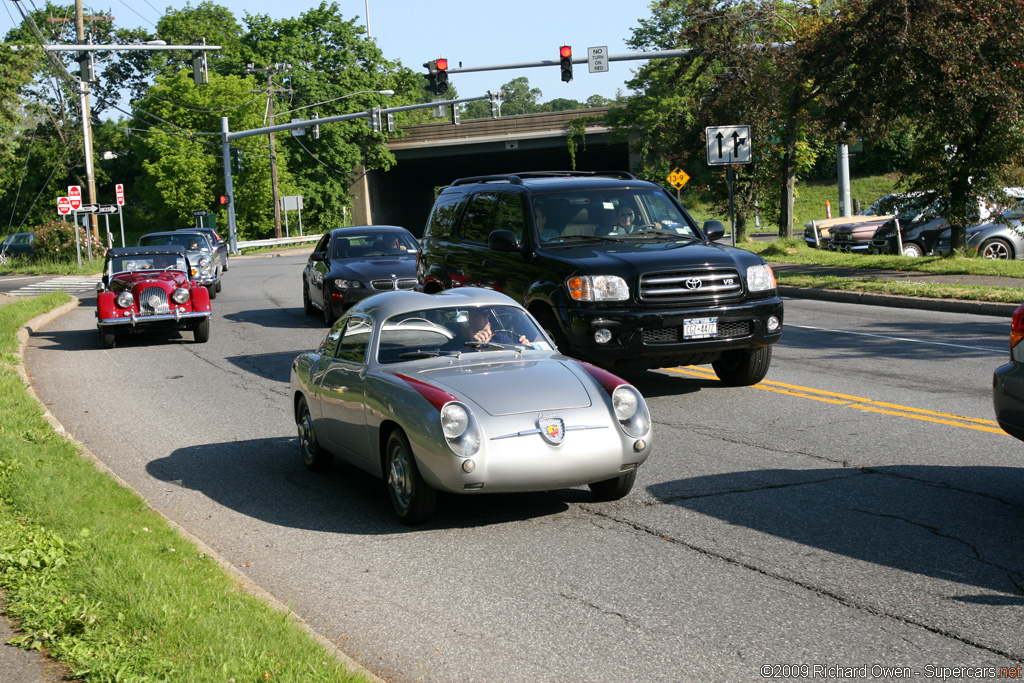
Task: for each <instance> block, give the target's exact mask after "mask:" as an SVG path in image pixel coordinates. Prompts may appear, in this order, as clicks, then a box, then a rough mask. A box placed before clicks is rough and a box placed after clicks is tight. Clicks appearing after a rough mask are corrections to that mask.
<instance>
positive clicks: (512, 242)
mask: <svg viewBox="0 0 1024 683" xmlns="http://www.w3.org/2000/svg"><path fill="white" fill-rule="evenodd" d="M487 247H488V248H489V249H493V250H494V251H520V250H521V249H522V248H521V247H520V246H519V238H518V237H516V234H515V233H514V232H512V231H511V230H495V231H494V232H492V233H491V234H490V235H488V236H487Z"/></svg>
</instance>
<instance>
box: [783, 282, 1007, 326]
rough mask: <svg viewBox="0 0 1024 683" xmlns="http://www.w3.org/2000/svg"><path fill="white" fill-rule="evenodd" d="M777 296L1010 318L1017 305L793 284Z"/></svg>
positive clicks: (786, 286)
mask: <svg viewBox="0 0 1024 683" xmlns="http://www.w3.org/2000/svg"><path fill="white" fill-rule="evenodd" d="M779 296H788V297H791V298H794V299H816V300H818V301H835V302H838V303H845V304H865V305H868V306H888V307H890V308H910V309H915V310H919V311H941V312H946V313H971V314H974V315H994V316H1001V317H1006V318H1010V317H1013V312H1014V311H1016V310H1017V309H1018V308H1019V307H1020V304H1004V303H999V302H994V301H964V300H962V299H927V298H923V297H913V296H895V295H892V294H873V293H871V292H847V291H843V290H835V289H815V288H812V287H793V286H790V285H779Z"/></svg>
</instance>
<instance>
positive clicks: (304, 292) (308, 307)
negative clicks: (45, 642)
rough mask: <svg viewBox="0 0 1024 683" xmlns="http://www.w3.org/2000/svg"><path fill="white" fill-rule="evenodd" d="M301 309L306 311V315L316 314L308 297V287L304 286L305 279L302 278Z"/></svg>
mask: <svg viewBox="0 0 1024 683" xmlns="http://www.w3.org/2000/svg"><path fill="white" fill-rule="evenodd" d="M302 310H304V311H305V312H306V315H316V308H314V307H313V302H312V301H310V299H309V287H307V286H306V280H305V278H303V280H302Z"/></svg>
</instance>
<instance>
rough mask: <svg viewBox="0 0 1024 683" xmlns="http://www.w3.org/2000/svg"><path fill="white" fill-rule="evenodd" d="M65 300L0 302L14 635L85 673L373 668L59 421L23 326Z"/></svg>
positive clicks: (205, 677)
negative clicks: (36, 393) (25, 344)
mask: <svg viewBox="0 0 1024 683" xmlns="http://www.w3.org/2000/svg"><path fill="white" fill-rule="evenodd" d="M68 300H69V297H68V296H67V295H66V294H63V293H58V294H48V295H46V296H43V297H38V298H29V299H21V300H18V301H16V302H14V303H9V304H6V305H3V306H0V588H3V590H4V591H5V592H6V594H7V612H8V614H9V615H10V616H11V617H13V618H15V619H16V620H17V621H18V622H19V625H20V629H21V631H22V633H23V635H21V636H19V637H18V638H16V639H15V641H16V644H17V645H20V646H21V647H23V648H27V649H39V650H45V651H46V652H47V653H48V654H49V655H50V656H51V657H53V658H55V659H57V660H59V661H61V662H64V663H65V664H67V665H68V666H69V667H70V668H71V670H72V671H73V673H74V675H75V676H76V677H77V678H78V679H80V680H82V681H87V682H91V681H115V680H116V681H120V682H124V683H141V682H143V681H147V682H152V681H190V682H191V681H196V682H205V681H210V682H213V681H217V682H219V683H228V682H230V681H239V682H241V681H257V680H259V681H264V680H273V681H289V682H295V683H299V682H302V683H306V682H309V681H325V682H326V681H330V682H332V683H339V682H349V681H351V682H353V683H355V682H362V681H368V680H371V679H369V678H368V677H366V676H364V675H362V674H360V673H358V672H355V673H354V672H350V671H348V670H347V669H346V666H345V664H344V663H343V662H342V661H341V660H340V659H338V658H336V657H335V656H334V654H333V653H332V652H331V651H330V650H329V649H328V648H327V647H326V646H324V645H323V644H321V643H320V642H319V641H318V640H316V639H315V638H314V637H313V636H311V635H310V634H309V633H308V632H307V631H306V630H305V629H303V628H302V626H301V625H299V624H298V623H296V622H295V621H294V620H293V619H292V617H291V616H289V615H288V614H285V613H283V612H281V611H278V610H275V609H273V608H272V607H271V606H269V605H268V604H266V603H265V602H263V601H261V600H259V599H257V598H255V597H253V596H252V595H250V594H248V593H246V592H245V591H244V590H242V588H241V586H240V585H239V584H238V582H237V581H236V580H235V579H234V578H233V577H231V576H230V575H229V574H228V573H227V571H226V570H225V569H223V568H222V567H221V566H220V565H219V564H218V563H217V562H216V561H215V560H214V559H213V558H211V557H210V556H208V555H205V554H204V553H203V552H201V551H200V550H199V549H198V548H197V547H196V546H195V545H193V544H192V543H191V542H190V541H188V540H187V539H186V538H185V537H184V536H182V535H181V534H180V533H179V532H178V531H176V530H175V529H174V528H173V527H172V526H171V525H170V524H168V523H167V522H166V521H165V520H164V519H163V518H162V517H161V516H160V515H158V514H157V513H156V512H154V511H153V510H151V509H150V508H149V507H148V506H147V505H146V503H145V501H144V500H142V499H141V498H140V497H139V496H138V495H137V494H135V493H134V492H132V491H130V490H128V489H126V488H124V487H122V486H120V485H119V484H118V483H117V482H116V481H115V480H114V479H113V478H112V477H111V476H109V475H108V474H106V473H104V472H102V471H101V470H100V469H99V468H97V467H96V465H95V464H94V463H93V462H92V461H91V460H89V459H87V458H86V457H83V455H82V453H81V451H80V448H79V446H78V445H77V444H75V443H73V442H71V441H69V440H67V439H65V438H63V437H62V436H61V435H59V434H58V433H57V432H56V431H54V429H53V428H52V427H51V425H50V423H49V422H48V421H47V420H46V417H45V415H44V413H43V410H42V408H41V407H40V406H39V404H38V403H37V402H36V401H35V399H34V398H33V397H32V396H31V395H30V393H29V392H28V391H27V390H26V388H25V386H24V383H23V381H22V378H21V375H20V374H19V373H18V371H17V365H18V364H19V363H20V362H21V361H20V358H19V356H18V342H17V330H18V329H19V328H20V327H21V326H22V325H24V324H25V323H26V322H27V321H28V320H31V319H32V318H34V317H36V316H37V315H40V314H42V313H44V312H46V311H48V310H51V309H52V308H54V307H56V306H59V305H61V304H63V303H64V302H66V301H68Z"/></svg>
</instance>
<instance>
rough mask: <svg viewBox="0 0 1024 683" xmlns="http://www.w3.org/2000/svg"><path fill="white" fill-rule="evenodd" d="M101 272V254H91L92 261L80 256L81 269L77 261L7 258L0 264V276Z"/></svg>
mask: <svg viewBox="0 0 1024 683" xmlns="http://www.w3.org/2000/svg"><path fill="white" fill-rule="evenodd" d="M101 270H103V254H102V253H99V254H97V253H96V252H93V255H92V261H90V260H89V259H88V258H87V255H86V254H82V267H81V268H79V267H78V259H75V260H74V261H56V260H53V259H32V260H28V259H25V258H9V259H8V260H7V263H4V264H0V275H98V274H99V273H100V271H101Z"/></svg>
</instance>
